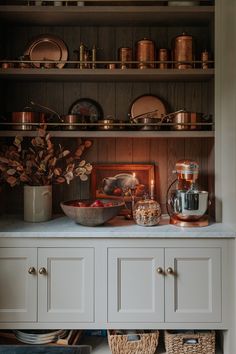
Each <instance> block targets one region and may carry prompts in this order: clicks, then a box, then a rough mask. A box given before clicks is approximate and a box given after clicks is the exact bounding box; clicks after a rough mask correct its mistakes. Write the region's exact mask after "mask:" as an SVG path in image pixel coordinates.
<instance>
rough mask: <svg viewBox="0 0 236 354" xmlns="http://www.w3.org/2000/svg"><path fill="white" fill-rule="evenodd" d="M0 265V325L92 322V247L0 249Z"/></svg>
mask: <svg viewBox="0 0 236 354" xmlns="http://www.w3.org/2000/svg"><path fill="white" fill-rule="evenodd" d="M37 259H38V261H37ZM0 265H1V267H0V284H1V296H0V322H36V321H38V322H93V321H94V288H93V287H94V251H93V248H83V249H80V248H73V249H71V248H63V249H62V248H61V249H60V248H42V249H40V248H39V249H38V250H37V248H1V249H0ZM37 299H38V303H37Z"/></svg>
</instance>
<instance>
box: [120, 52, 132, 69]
mask: <svg viewBox="0 0 236 354" xmlns="http://www.w3.org/2000/svg"><path fill="white" fill-rule="evenodd" d="M118 58H119V61H120V62H121V64H120V68H121V69H126V68H131V67H132V64H131V63H127V61H132V48H130V47H121V48H119V49H118Z"/></svg>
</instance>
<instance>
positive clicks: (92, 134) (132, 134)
mask: <svg viewBox="0 0 236 354" xmlns="http://www.w3.org/2000/svg"><path fill="white" fill-rule="evenodd" d="M49 133H50V135H51V136H52V137H60V138H80V137H84V138H85V137H89V138H214V136H215V132H214V131H160V130H159V131H153V130H150V131H138V130H137V131H134V130H133V131H125V130H124V131H115V130H114V131H95V130H94V131H91V130H74V131H69V130H68V131H59V130H58V131H56V130H55V131H53V130H52V131H49ZM15 136H28V137H33V136H37V131H35V130H28V131H23V130H18V131H17V130H2V131H0V137H15Z"/></svg>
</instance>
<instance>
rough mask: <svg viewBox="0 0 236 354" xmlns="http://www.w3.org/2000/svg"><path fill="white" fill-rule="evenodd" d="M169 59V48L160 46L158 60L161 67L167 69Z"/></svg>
mask: <svg viewBox="0 0 236 354" xmlns="http://www.w3.org/2000/svg"><path fill="white" fill-rule="evenodd" d="M167 60H168V49H166V48H160V49H159V51H158V61H159V62H160V63H159V65H158V66H159V69H167V68H168V63H166V61H167Z"/></svg>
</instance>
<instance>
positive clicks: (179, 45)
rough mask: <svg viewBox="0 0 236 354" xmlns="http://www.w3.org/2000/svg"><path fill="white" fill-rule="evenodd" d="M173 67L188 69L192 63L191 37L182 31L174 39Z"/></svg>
mask: <svg viewBox="0 0 236 354" xmlns="http://www.w3.org/2000/svg"><path fill="white" fill-rule="evenodd" d="M173 51H174V53H173V54H174V61H175V68H177V69H189V68H192V66H193V64H192V61H193V37H192V36H191V35H188V34H187V33H185V32H183V33H182V34H181V35H179V36H177V37H175V39H174V49H173Z"/></svg>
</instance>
